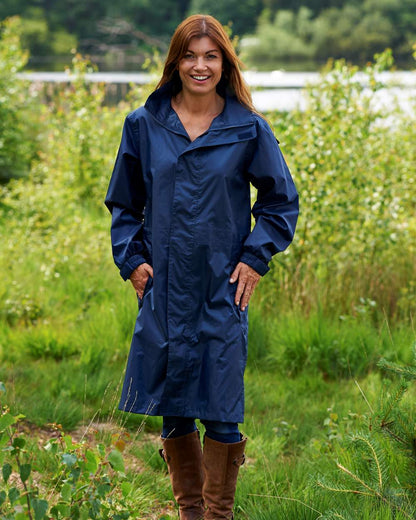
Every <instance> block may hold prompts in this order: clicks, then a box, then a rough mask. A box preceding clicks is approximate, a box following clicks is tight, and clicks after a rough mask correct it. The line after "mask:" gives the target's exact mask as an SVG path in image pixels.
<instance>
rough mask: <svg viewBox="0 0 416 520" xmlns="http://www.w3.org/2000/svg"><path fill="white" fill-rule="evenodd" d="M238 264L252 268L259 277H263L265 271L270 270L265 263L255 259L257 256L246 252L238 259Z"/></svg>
mask: <svg viewBox="0 0 416 520" xmlns="http://www.w3.org/2000/svg"><path fill="white" fill-rule="evenodd" d="M240 262H243V263H245V264H247V265H249V266H250V267H252V268H253V269H254V270H255V271H256V272H257V273H258V274H259V275H260V276H264V275H265V274H266V273H267V271H269V270H270V267H269V266H268V264H267V263H266V262H263V260H260V258H257V256H255V255H253V254H252V253H249V252H248V251H244V252H243V254H242V255H241V257H240Z"/></svg>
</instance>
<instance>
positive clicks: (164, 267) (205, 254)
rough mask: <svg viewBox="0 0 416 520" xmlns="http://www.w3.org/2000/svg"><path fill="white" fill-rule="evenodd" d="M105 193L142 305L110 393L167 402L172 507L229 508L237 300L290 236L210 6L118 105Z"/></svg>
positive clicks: (287, 185)
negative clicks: (120, 377) (122, 117)
mask: <svg viewBox="0 0 416 520" xmlns="http://www.w3.org/2000/svg"><path fill="white" fill-rule="evenodd" d="M250 183H251V184H253V185H254V186H255V188H257V190H258V197H257V201H256V203H255V204H254V206H253V208H252V213H253V215H254V217H255V219H256V225H255V226H254V228H253V229H252V230H251V214H250V211H251V203H250ZM106 204H107V206H108V208H109V209H110V211H111V212H112V243H113V254H114V260H115V263H116V264H117V266H118V267H119V268H120V274H121V276H122V277H123V279H125V280H127V279H130V281H131V282H132V285H133V287H134V289H135V291H136V293H137V296H138V298H139V308H140V312H139V315H138V318H137V321H136V327H135V331H134V335H133V340H132V345H131V350H130V356H129V360H128V364H127V371H126V377H125V382H124V387H123V392H122V397H121V403H120V407H121V408H122V409H123V410H125V411H128V412H134V413H141V414H150V415H162V416H163V431H162V444H163V457H164V459H165V460H166V462H167V465H168V469H169V474H170V477H171V482H172V489H173V493H174V496H175V498H176V500H177V502H178V503H179V509H180V518H181V520H201V519H202V518H203V519H205V520H214V519H218V518H225V519H231V518H233V504H234V494H235V489H236V482H237V475H238V472H239V467H240V465H241V464H242V463H243V461H244V449H245V444H246V439H245V438H243V436H242V435H241V433H240V431H239V428H238V423H241V422H243V419H244V370H245V365H246V361H247V319H248V317H247V306H248V302H249V300H250V298H251V295H252V293H253V291H254V289H255V287H256V285H257V283H258V281H259V279H260V277H261V276H263V275H264V274H266V272H267V271H268V270H269V267H268V263H269V261H270V259H271V257H272V255H274V254H275V253H278V252H280V251H283V250H284V249H286V247H287V246H288V245H289V244H290V242H291V240H292V238H293V234H294V230H295V225H296V220H297V214H298V197H297V192H296V189H295V187H294V184H293V181H292V178H291V176H290V173H289V170H288V168H287V166H286V163H285V161H284V159H283V156H282V153H281V152H280V149H279V146H278V144H277V141H276V138H275V137H274V135H273V133H272V131H271V129H270V127H269V126H268V124H267V123H266V121H265V120H264V119H263V118H262V117H261V116H260V115H259V114H257V113H256V112H255V110H254V108H253V106H252V102H251V96H250V92H249V90H248V87H247V86H246V85H245V83H244V81H243V78H242V75H241V72H240V69H239V61H238V58H237V56H236V54H235V51H234V48H233V46H232V44H231V42H230V40H229V38H228V36H227V34H226V33H225V31H224V29H223V28H222V26H221V24H220V23H219V22H218V21H217V20H215V19H214V18H212V17H210V16H205V15H194V16H191V17H189V18H187V19H186V20H185V21H184V22H182V23H181V24H180V25H179V27H178V28H177V30H176V31H175V34H174V35H173V37H172V42H171V45H170V48H169V53H168V57H167V59H166V63H165V67H164V71H163V76H162V78H161V80H160V82H159V84H158V86H157V88H156V90H155V91H154V92H153V93H152V94H151V95H150V97H149V98H148V100H147V101H146V104H145V106H144V107H141V108H139V109H137V110H135V111H134V112H132V113H131V114H129V115H128V116H127V118H126V121H125V125H124V130H123V137H122V141H121V144H120V149H119V153H118V156H117V160H116V164H115V167H114V171H113V175H112V178H111V181H110V186H109V189H108V193H107V198H106ZM196 418H199V419H200V420H201V422H202V423H203V424H204V426H205V430H206V431H205V437H204V447H203V451H202V448H201V444H200V441H199V435H198V432H197V430H196V425H195V419H196Z"/></svg>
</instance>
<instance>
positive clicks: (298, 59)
mask: <svg viewBox="0 0 416 520" xmlns="http://www.w3.org/2000/svg"><path fill="white" fill-rule="evenodd" d="M415 2H416V0H405V1H399V0H394V1H392V0H383V1H380V0H365V1H363V2H356V1H354V0H290V1H289V0H246V1H245V2H239V1H238V0H218V1H217V2H216V3H215V4H213V3H212V2H209V1H208V0H180V1H177V0H156V1H155V2H149V0H134V1H133V0H130V1H127V2H123V3H122V4H120V5H117V7H115V6H114V4H113V3H112V2H110V1H109V0H101V1H98V0H89V1H88V2H82V1H80V0H76V1H75V0H61V1H60V2H59V3H56V2H50V1H47V0H27V1H22V0H3V2H2V3H1V5H0V19H3V18H5V17H7V16H11V15H20V16H21V18H22V31H23V38H24V44H25V46H27V47H28V48H29V49H30V55H31V60H30V66H31V67H36V68H39V67H46V68H48V69H50V68H52V69H57V66H58V65H57V64H58V63H62V60H65V61H64V63H67V62H68V61H69V59H70V54H69V53H70V51H71V49H72V48H75V47H77V48H78V49H79V50H80V51H81V52H82V53H88V54H90V55H94V56H95V59H96V60H99V62H100V66H101V64H102V68H104V67H107V69H111V70H114V69H115V68H124V67H128V68H129V69H137V68H138V67H140V66H141V65H142V64H143V62H144V60H145V58H146V56H147V55H148V54H149V53H152V52H153V51H154V49H155V48H156V49H158V50H159V51H160V52H163V53H165V52H166V51H167V48H168V43H169V39H170V37H171V35H172V33H173V31H174V29H175V28H176V26H177V25H178V24H179V23H180V22H181V21H182V20H183V19H184V18H185V16H187V15H188V14H191V13H209V14H212V15H214V16H215V17H217V18H218V19H219V20H220V21H221V22H222V23H223V24H225V25H230V26H231V27H232V31H233V34H234V35H237V36H239V37H240V39H242V42H243V46H242V49H243V51H244V52H243V55H244V56H245V58H246V59H247V62H248V65H249V66H250V67H256V68H257V67H258V68H261V69H265V68H272V69H274V68H277V67H280V66H292V67H293V65H292V64H293V62H295V63H296V65H295V66H297V67H304V66H308V67H311V66H313V67H314V68H316V64H317V63H322V62H325V61H326V60H327V59H328V58H331V57H332V58H346V59H348V60H350V61H353V62H354V63H360V64H364V63H365V62H366V61H367V60H370V59H371V58H372V56H373V54H374V53H375V52H381V51H382V50H383V49H384V48H385V47H391V48H392V49H393V50H394V54H395V56H396V57H397V59H398V61H399V62H400V64H402V65H404V66H406V67H408V66H409V64H410V62H411V52H412V51H411V47H412V44H413V43H414V41H415V39H416V16H415V12H416V10H415V7H416V3H415ZM155 13H157V16H155ZM253 33H255V34H254V37H253ZM60 68H61V66H59V69H60Z"/></svg>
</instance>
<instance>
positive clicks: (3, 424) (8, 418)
mask: <svg viewBox="0 0 416 520" xmlns="http://www.w3.org/2000/svg"><path fill="white" fill-rule="evenodd" d="M15 422H16V418H15V417H13V415H12V414H11V413H8V412H7V413H5V414H3V415H2V416H1V417H0V432H1V431H4V430H5V429H6V428H8V427H9V426H11V425H12V424H14V423H15Z"/></svg>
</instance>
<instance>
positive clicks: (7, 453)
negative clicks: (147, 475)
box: [0, 387, 131, 520]
mask: <svg viewBox="0 0 416 520" xmlns="http://www.w3.org/2000/svg"><path fill="white" fill-rule="evenodd" d="M3 388H4V387H3ZM0 405H1V408H0V450H1V451H0V465H1V466H2V477H3V479H2V480H3V481H2V484H1V487H0V506H1V511H2V516H1V518H2V519H6V518H7V519H8V520H10V519H15V520H20V519H21V518H30V519H33V520H42V519H44V518H48V519H52V518H53V519H57V520H58V519H59V520H64V519H68V520H69V519H77V518H78V519H87V518H88V519H89V518H96V519H104V518H112V519H113V520H123V519H127V518H130V517H131V515H130V512H129V506H130V504H129V500H128V497H129V495H130V491H131V486H130V485H129V481H128V480H127V478H126V475H125V466H124V461H123V455H122V452H121V451H120V450H123V449H124V446H125V442H124V441H123V439H122V438H119V437H115V438H114V439H113V442H112V444H110V445H107V446H105V445H103V444H97V445H96V446H92V445H90V444H89V443H88V442H87V441H80V442H76V441H75V440H74V439H73V438H72V437H71V436H70V435H65V434H64V433H63V432H60V431H59V427H58V426H57V430H58V436H57V437H56V438H51V439H50V440H49V441H48V442H47V443H46V444H45V445H44V446H43V447H42V450H43V451H44V452H45V454H48V457H49V459H50V461H49V464H50V465H51V466H53V474H52V475H49V478H50V479H51V481H52V484H53V488H52V489H48V490H47V491H46V490H45V485H46V482H44V481H42V480H41V481H39V477H38V478H37V479H35V477H34V473H35V472H37V473H38V471H39V469H40V468H39V467H38V461H37V460H36V456H34V453H33V451H32V450H31V449H30V447H29V446H28V439H27V438H26V436H25V435H24V434H22V433H21V432H20V431H19V423H20V422H21V420H22V419H23V416H21V415H17V416H14V415H12V414H11V413H10V411H9V409H8V408H7V407H6V406H4V405H2V403H1V401H0ZM38 475H39V473H38ZM11 477H13V478H11ZM45 477H46V475H44V476H43V477H41V478H43V479H44V478H45Z"/></svg>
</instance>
